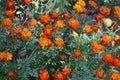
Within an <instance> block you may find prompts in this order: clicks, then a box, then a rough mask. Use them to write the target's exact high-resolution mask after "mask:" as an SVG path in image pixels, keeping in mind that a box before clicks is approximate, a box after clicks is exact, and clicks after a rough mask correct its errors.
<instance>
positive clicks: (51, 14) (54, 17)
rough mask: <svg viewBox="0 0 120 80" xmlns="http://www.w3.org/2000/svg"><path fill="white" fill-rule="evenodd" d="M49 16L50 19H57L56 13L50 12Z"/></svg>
mask: <svg viewBox="0 0 120 80" xmlns="http://www.w3.org/2000/svg"><path fill="white" fill-rule="evenodd" d="M49 15H50V17H51V18H52V19H57V18H58V17H59V14H58V13H57V12H56V11H51V12H50V13H49Z"/></svg>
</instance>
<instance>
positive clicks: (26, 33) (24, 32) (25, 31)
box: [20, 28, 32, 39]
mask: <svg viewBox="0 0 120 80" xmlns="http://www.w3.org/2000/svg"><path fill="white" fill-rule="evenodd" d="M20 35H21V37H22V38H24V39H25V38H29V37H31V36H32V33H31V31H30V29H29V28H23V29H22V31H21V33H20Z"/></svg>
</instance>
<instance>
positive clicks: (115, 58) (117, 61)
mask: <svg viewBox="0 0 120 80" xmlns="http://www.w3.org/2000/svg"><path fill="white" fill-rule="evenodd" d="M112 65H113V66H115V67H120V58H119V57H118V56H116V55H113V62H112Z"/></svg>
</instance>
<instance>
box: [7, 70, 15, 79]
mask: <svg viewBox="0 0 120 80" xmlns="http://www.w3.org/2000/svg"><path fill="white" fill-rule="evenodd" d="M6 75H7V77H8V78H13V77H14V75H15V72H14V71H13V70H8V71H7V73H6Z"/></svg>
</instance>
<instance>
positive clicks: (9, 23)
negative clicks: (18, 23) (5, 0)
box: [1, 18, 13, 28]
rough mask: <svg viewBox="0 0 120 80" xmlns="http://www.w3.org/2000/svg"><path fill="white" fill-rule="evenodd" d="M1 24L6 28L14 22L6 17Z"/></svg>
mask: <svg viewBox="0 0 120 80" xmlns="http://www.w3.org/2000/svg"><path fill="white" fill-rule="evenodd" d="M1 24H2V26H4V27H5V28H10V27H11V26H12V24H13V23H12V21H11V20H10V19H9V18H5V19H3V20H2V22H1Z"/></svg>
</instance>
